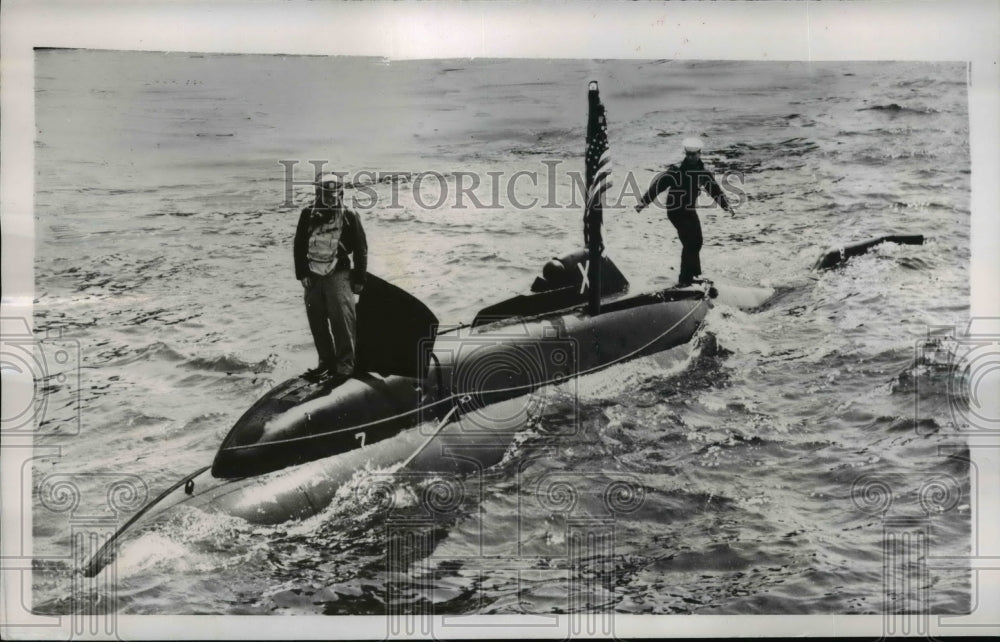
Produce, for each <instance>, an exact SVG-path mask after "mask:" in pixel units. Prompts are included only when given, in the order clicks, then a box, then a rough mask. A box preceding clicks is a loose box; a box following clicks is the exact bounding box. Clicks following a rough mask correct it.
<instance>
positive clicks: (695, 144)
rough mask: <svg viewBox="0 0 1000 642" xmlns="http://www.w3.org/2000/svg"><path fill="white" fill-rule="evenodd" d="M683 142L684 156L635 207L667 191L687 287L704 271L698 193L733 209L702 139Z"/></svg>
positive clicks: (682, 283)
mask: <svg viewBox="0 0 1000 642" xmlns="http://www.w3.org/2000/svg"><path fill="white" fill-rule="evenodd" d="M682 145H683V146H684V160H682V161H681V162H680V163H678V164H676V165H671V166H670V167H669V168H667V171H665V172H663V173H661V174H660V175H658V176H657V177H656V178H654V179H653V182H652V183H651V184H650V186H649V189H648V190H646V193H645V194H644V195H643V196H642V198H641V199H640V200H639V202H638V203H637V204H636V206H635V211H636V212H641V211H642V210H643V208H645V207H646V206H647V205H649V204H650V203H652V202H654V201H655V200H656V198H657V196H659V195H660V194H661V193H663V192H667V199H666V207H667V218H668V219H670V222H671V223H672V224H673V226H674V227H675V228H676V229H677V236H678V238H679V239H680V241H681V269H680V274H679V275H678V277H677V285H679V286H681V287H685V286H688V285H691V284H692V283H693V282H695V281H696V280H697V277H698V276H700V275H701V258H700V256H699V254H700V252H701V245H702V236H701V221H699V220H698V212H697V210H695V204H696V203H697V202H698V193H699V192H700V190H701V189H705V190H706V191H707V192H708V193H709V195H710V196H711V197H712V198H713V199H715V201H716V202H717V203H718V204H719V206H720V207H722V209H724V210H725V211H727V212H729V213H730V214H733V209H732V207H730V205H729V201H728V200H727V199H726V195H725V194H724V193H723V191H722V188H720V187H719V184H718V183H717V182H716V181H715V177H714V176H712V172H710V171H708V170H707V169H706V168H705V164H704V163H703V162H702V160H701V148H702V143H701V140H700V139H698V138H685V139H684V142H683V143H682ZM668 190H669V191H668Z"/></svg>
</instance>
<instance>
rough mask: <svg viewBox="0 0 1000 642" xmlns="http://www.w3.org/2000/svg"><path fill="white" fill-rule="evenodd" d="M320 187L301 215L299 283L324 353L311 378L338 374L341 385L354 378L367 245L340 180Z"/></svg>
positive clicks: (326, 177)
mask: <svg viewBox="0 0 1000 642" xmlns="http://www.w3.org/2000/svg"><path fill="white" fill-rule="evenodd" d="M315 184H316V200H315V202H314V203H313V204H312V205H311V206H309V207H307V208H305V209H304V210H302V214H301V215H300V216H299V224H298V227H297V228H296V230H295V246H294V254H295V278H297V279H298V280H299V281H300V282H301V283H302V287H303V288H304V289H305V303H306V316H307V317H308V318H309V329H310V330H312V335H313V341H314V342H315V344H316V352H318V353H319V365H318V366H317V367H316V368H315V369H314V370H310V371H309V372H308V373H306V374H307V375H309V376H310V377H313V378H320V377H323V376H326V375H333V377H334V379H336V380H338V383H339V382H340V381H344V380H346V379H347V378H349V377H350V376H351V375H352V374H353V373H354V343H355V336H356V335H355V327H354V326H355V314H354V295H355V294H360V293H361V290H362V289H363V288H364V285H365V276H366V275H367V268H368V241H367V239H366V238H365V230H364V228H363V227H362V225H361V219H360V218H359V217H358V215H357V213H355V212H353V211H351V210H349V209H347V208H346V207H344V204H343V199H344V186H343V184H342V183H341V181H340V177H339V176H338V175H336V174H330V173H327V174H321V175H320V176H318V177H317V178H316V183H315ZM350 255H353V257H354V266H353V268H352V266H351V259H350V258H348V257H349V256H350ZM331 331H332V336H331Z"/></svg>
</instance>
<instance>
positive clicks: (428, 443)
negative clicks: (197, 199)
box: [83, 250, 773, 576]
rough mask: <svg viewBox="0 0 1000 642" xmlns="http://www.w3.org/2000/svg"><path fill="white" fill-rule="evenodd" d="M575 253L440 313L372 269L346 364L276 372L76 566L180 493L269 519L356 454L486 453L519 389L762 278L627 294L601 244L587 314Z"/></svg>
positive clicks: (688, 329) (494, 456)
mask: <svg viewBox="0 0 1000 642" xmlns="http://www.w3.org/2000/svg"><path fill="white" fill-rule="evenodd" d="M587 256H588V252H587V251H586V250H579V251H576V252H573V253H570V254H567V255H565V256H562V257H559V258H554V259H552V260H551V261H549V262H548V263H547V264H546V265H545V266H544V268H543V271H542V275H541V276H539V277H537V278H536V279H535V282H534V283H533V284H532V288H531V290H532V291H531V292H530V293H529V294H524V295H518V296H515V297H513V298H510V299H507V300H505V301H501V302H500V303H497V304H494V305H491V306H489V307H486V308H483V309H482V310H480V311H479V312H478V313H477V314H476V315H475V317H474V318H473V320H472V321H471V322H470V323H468V324H463V325H459V326H454V327H448V328H441V327H440V324H439V323H438V320H437V318H436V317H435V316H434V314H433V313H432V312H431V311H430V310H429V309H427V307H426V306H425V305H424V304H423V303H421V302H420V301H418V300H417V299H416V298H414V297H412V296H411V295H409V294H408V293H406V292H405V291H403V290H401V289H400V288H397V287H396V286H394V285H392V284H390V283H388V282H386V281H384V280H382V279H380V278H378V277H376V276H375V275H369V279H368V282H367V284H366V286H365V289H364V291H363V293H362V294H361V295H360V297H359V300H358V304H357V327H358V337H357V361H358V363H357V366H358V367H357V372H356V374H355V375H354V376H353V377H352V378H350V379H348V380H347V381H346V382H343V383H340V384H339V385H336V386H335V387H331V383H330V380H329V379H318V380H317V379H314V378H311V377H309V376H307V375H300V376H297V377H293V378H292V379H289V380H287V381H285V382H283V383H281V384H279V385H277V386H275V387H274V388H273V389H272V390H270V391H269V392H268V393H267V394H265V395H264V396H263V397H261V398H260V399H259V400H258V401H257V402H256V403H254V404H253V405H252V406H251V407H250V408H249V409H248V410H247V411H246V412H245V413H244V414H243V415H242V416H241V417H240V418H239V419H238V420H237V421H236V423H235V424H234V425H233V427H232V428H231V429H230V431H229V433H228V435H227V436H226V437H225V438H224V439H223V441H222V444H221V446H220V447H219V449H218V452H217V453H216V455H215V459H214V460H213V462H212V464H211V465H210V466H205V467H203V468H200V469H198V470H196V471H195V472H193V473H192V474H190V475H188V476H187V477H185V478H184V479H182V480H180V481H179V482H177V483H176V484H175V485H173V486H172V487H170V488H168V489H167V490H166V491H164V492H163V493H162V494H161V495H160V496H159V497H157V498H155V499H154V500H153V501H151V502H150V503H149V504H147V505H146V506H145V507H144V508H143V509H141V510H140V511H139V512H138V513H136V514H135V515H134V516H133V517H132V518H131V519H130V520H129V521H128V522H126V523H125V524H124V525H123V526H122V527H121V528H120V529H119V530H118V532H117V533H116V534H115V535H114V536H113V537H112V538H111V539H109V540H108V541H107V542H106V543H105V544H104V546H103V547H102V548H101V549H100V550H99V551H98V552H97V553H96V554H95V555H94V556H93V557H92V558H91V559H90V560H89V561H88V562H87V563H86V566H85V567H84V568H83V572H84V574H85V575H87V576H93V575H96V574H97V573H99V572H100V571H101V569H102V568H104V567H105V566H106V565H107V564H108V563H109V562H110V561H111V560H112V559H114V555H115V550H116V548H117V546H118V544H119V542H120V540H121V539H123V538H124V537H125V535H126V533H129V532H131V531H133V530H136V529H138V528H139V527H140V526H142V525H143V524H146V523H149V522H151V521H154V520H155V519H156V518H157V517H159V516H161V515H163V514H164V512H166V511H167V510H169V509H171V508H174V507H176V506H178V505H182V504H183V505H185V506H188V507H192V508H198V509H201V510H206V511H212V512H215V511H218V512H223V513H226V514H229V515H234V516H237V517H241V518H243V519H246V520H247V521H249V522H251V523H258V524H276V523H281V522H285V521H288V520H294V519H304V518H306V517H309V516H312V515H314V514H316V513H318V512H320V511H321V510H323V509H324V508H326V507H327V506H328V505H329V504H330V502H331V501H333V499H334V496H335V494H336V492H337V490H338V489H339V488H340V487H341V486H342V485H343V484H344V483H345V482H346V481H348V480H349V479H350V478H351V477H352V476H353V475H354V473H355V472H356V471H358V470H361V469H363V468H364V467H365V466H377V467H387V466H392V465H394V464H397V463H400V462H402V465H403V467H405V468H406V469H407V470H417V471H429V472H438V473H442V474H444V473H455V474H465V473H468V472H470V471H472V470H477V469H484V468H488V467H489V466H492V465H494V464H496V463H497V462H499V461H500V460H501V459H502V457H503V455H504V453H505V452H506V451H507V449H508V448H509V446H510V444H511V441H512V439H513V437H514V435H515V434H517V432H519V431H521V430H523V429H524V417H523V411H524V409H525V401H524V397H525V395H529V394H531V393H533V392H535V391H537V390H538V389H540V388H542V387H544V386H552V385H558V384H560V383H561V382H565V381H568V380H570V379H573V378H575V377H579V376H583V375H586V374H589V373H592V372H596V371H599V370H602V369H605V368H608V367H611V366H613V365H615V364H617V363H621V362H624V361H628V360H632V359H636V358H638V357H642V356H647V355H651V354H655V353H659V352H663V351H666V350H669V349H671V348H673V347H676V346H679V345H681V344H684V343H687V342H688V341H690V340H691V338H692V337H693V336H694V334H695V333H696V331H697V330H698V328H699V327H700V326H701V324H702V321H703V320H704V318H705V315H706V314H707V313H708V310H709V308H710V307H711V305H712V302H713V301H714V300H717V299H721V300H723V301H730V302H732V303H734V304H736V305H741V306H742V307H748V308H750V307H756V306H758V305H760V304H762V303H763V302H764V301H765V300H766V299H767V298H768V297H769V296H770V295H771V294H772V293H773V290H771V289H770V288H742V287H736V286H721V285H720V286H716V285H714V284H712V283H710V282H708V281H706V282H704V283H702V284H699V285H695V286H690V287H685V288H678V287H674V288H665V289H662V290H658V291H654V292H648V293H643V294H638V295H629V294H628V288H629V283H628V281H627V279H626V278H625V277H624V276H623V275H622V273H621V272H620V271H619V270H618V268H617V267H616V266H615V264H614V262H613V261H612V260H611V259H610V258H609V257H607V256H602V257H601V258H600V261H601V277H602V278H601V286H602V292H601V297H600V312H599V314H597V315H593V314H591V313H590V310H589V306H590V304H589V301H588V298H589V296H588V295H589V293H588V287H587V284H586V279H585V277H584V276H583V275H584V273H585V270H584V269H583V268H584V267H585V266H586V262H587ZM400 318H405V319H406V320H407V322H406V323H405V327H404V328H402V331H401V328H400V324H399V322H398V320H399V319H400ZM418 426H422V427H423V428H422V429H421V428H418ZM463 451H464V452H463Z"/></svg>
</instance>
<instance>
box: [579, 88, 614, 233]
mask: <svg viewBox="0 0 1000 642" xmlns="http://www.w3.org/2000/svg"><path fill="white" fill-rule="evenodd" d="M587 94H588V95H587V100H588V103H589V105H590V115H589V118H588V120H587V153H586V155H585V160H586V178H587V207H586V209H585V210H584V213H583V241H584V243H586V244H588V245H589V244H590V230H591V229H596V228H599V226H600V225H601V222H602V219H603V209H602V203H603V197H604V192H606V191H608V189H609V188H610V187H611V185H612V182H611V152H610V151H609V150H608V121H607V118H606V117H605V115H604V105H603V104H602V103H601V96H600V93H599V92H598V89H597V83H596V82H592V83H590V90H589V91H588V92H587Z"/></svg>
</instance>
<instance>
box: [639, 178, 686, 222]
mask: <svg viewBox="0 0 1000 642" xmlns="http://www.w3.org/2000/svg"><path fill="white" fill-rule="evenodd" d="M679 186H680V183H679V180H678V176H677V171H676V170H675V169H673V168H671V169H668V170H667V171H665V172H661V173H660V174H659V175H658V176H657V177H656V178H654V179H653V182H651V183H650V184H649V189H647V190H646V193H645V194H643V195H642V198H640V199H639V202H638V203H636V206H635V211H636V212H641V211H642V209H643V208H644V207H646V206H647V205H649V204H650V203H652V202H653V201H655V200H656V197H657V196H659V195H660V194H662V193H663V192H665V191H667V190H668V189H670V188H677V187H679Z"/></svg>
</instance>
